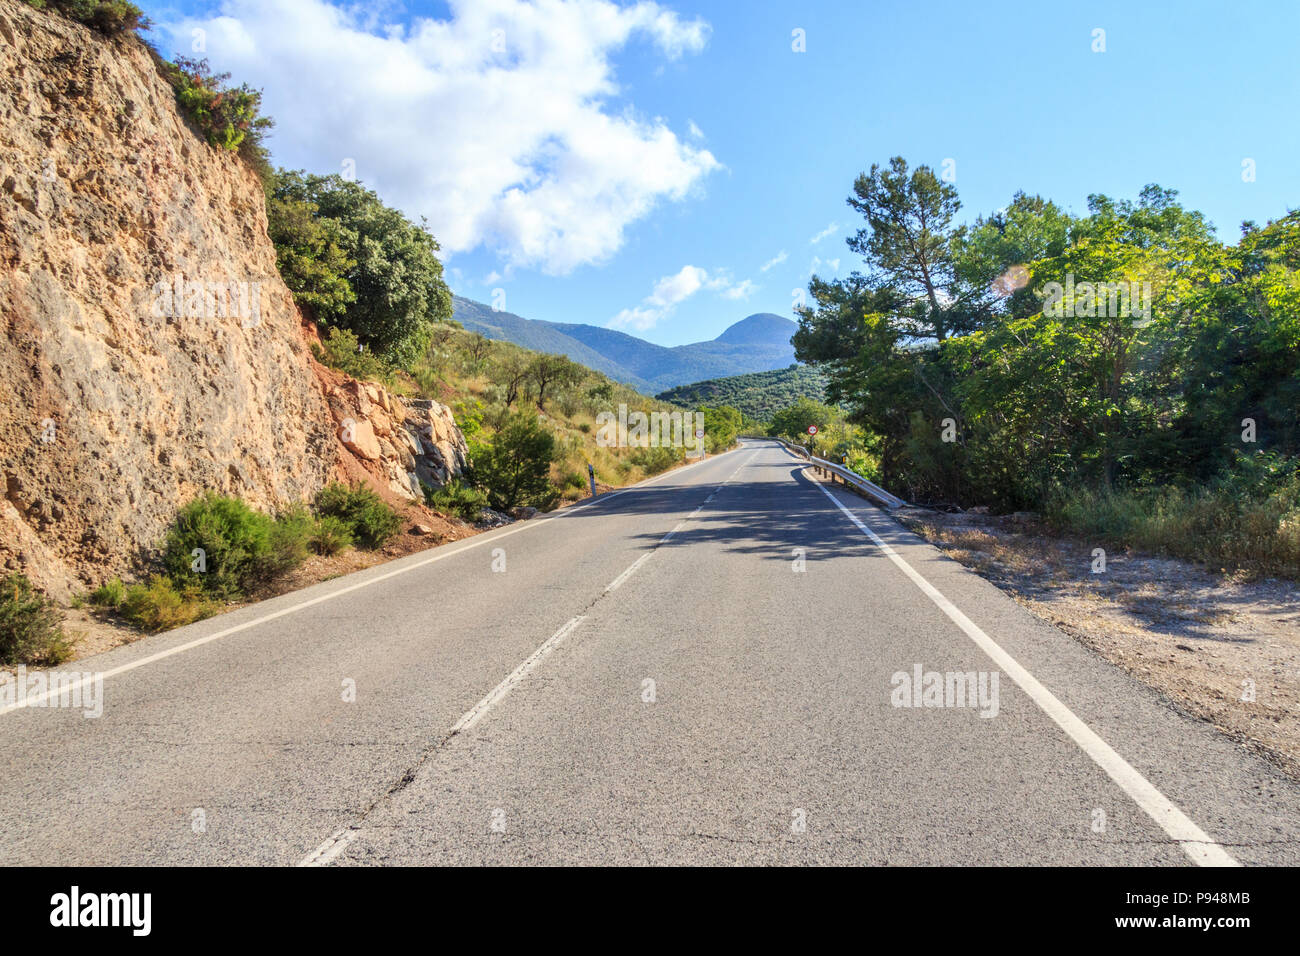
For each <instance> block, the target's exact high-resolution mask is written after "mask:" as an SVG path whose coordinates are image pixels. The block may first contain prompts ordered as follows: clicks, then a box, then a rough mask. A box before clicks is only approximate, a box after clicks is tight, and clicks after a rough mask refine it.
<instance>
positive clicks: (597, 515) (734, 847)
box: [0, 441, 1300, 866]
mask: <svg viewBox="0 0 1300 956" xmlns="http://www.w3.org/2000/svg"><path fill="white" fill-rule="evenodd" d="M63 670H77V671H86V672H98V673H102V674H103V675H104V677H103V688H104V690H103V694H104V699H103V714H102V716H100V717H98V718H97V719H87V718H85V717H84V716H83V715H82V712H81V711H79V710H74V709H70V708H49V707H40V708H37V707H25V708H21V709H10V710H9V711H8V712H5V713H0V766H2V767H3V773H0V833H2V834H3V835H4V839H3V840H0V863H3V864H9V865H12V864H33V863H41V864H74V865H79V864H110V865H111V864H151V865H154V864H274V865H297V864H311V865H328V866H346V865H382V864H436V863H452V864H462V863H463V864H528V863H613V864H657V863H699V864H708V863H742V864H765V863H781V864H785V863H793V864H804V863H807V864H812V863H834V864H896V865H907V864H1077V865H1096V864H1139V865H1171V866H1189V865H1196V864H1207V865H1233V864H1243V865H1252V864H1278V863H1289V864H1295V863H1297V862H1300V788H1297V786H1296V785H1294V784H1293V783H1291V782H1290V781H1289V780H1288V779H1287V778H1286V777H1284V776H1282V775H1281V774H1279V773H1278V772H1276V771H1275V770H1274V769H1273V768H1271V767H1270V766H1269V765H1268V764H1266V763H1265V762H1263V761H1261V760H1259V759H1258V758H1256V757H1254V756H1252V755H1251V754H1249V753H1248V752H1246V751H1244V750H1243V749H1242V748H1240V747H1238V746H1236V745H1235V744H1233V743H1232V742H1231V741H1229V740H1228V739H1226V738H1225V737H1223V736H1221V735H1219V734H1218V733H1217V732H1216V731H1214V730H1213V729H1212V728H1210V727H1209V726H1208V725H1205V724H1202V723H1198V722H1196V721H1193V720H1189V719H1187V718H1185V717H1182V716H1180V715H1178V714H1177V713H1175V712H1174V711H1173V710H1172V709H1171V708H1170V707H1168V706H1167V705H1166V704H1164V703H1162V702H1161V700H1160V698H1159V697H1158V696H1157V695H1156V694H1155V693H1154V692H1153V691H1151V690H1149V689H1147V688H1145V687H1144V686H1143V685H1141V684H1139V683H1138V682H1136V681H1135V680H1133V679H1132V678H1131V677H1129V676H1127V675H1126V674H1124V673H1123V672H1121V671H1119V670H1118V669H1116V668H1114V667H1112V666H1110V665H1109V664H1107V663H1106V662H1104V661H1103V660H1101V659H1100V658H1099V657H1097V656H1096V655H1095V654H1093V653H1092V652H1091V651H1089V650H1087V649H1086V648H1084V647H1082V646H1081V645H1079V644H1077V643H1076V642H1075V641H1074V640H1072V639H1071V638H1070V637H1068V636H1066V635H1064V634H1062V633H1061V632H1059V631H1057V630H1055V629H1054V628H1052V627H1051V626H1049V625H1047V624H1046V623H1044V622H1042V621H1040V620H1039V619H1037V618H1036V617H1034V616H1033V615H1031V614H1030V613H1029V612H1028V611H1026V610H1024V609H1022V608H1021V607H1020V606H1019V605H1017V604H1016V603H1015V602H1014V601H1013V600H1011V599H1010V598H1009V597H1007V596H1006V595H1004V594H1003V593H1001V592H1000V591H998V590H997V589H996V588H994V587H993V586H992V585H990V584H988V583H987V582H985V581H984V580H982V579H981V578H979V577H978V576H976V575H975V574H973V573H971V572H969V571H967V570H965V569H964V568H962V567H961V566H960V565H959V564H957V563H955V562H954V561H952V560H950V559H948V558H946V557H944V556H943V555H942V554H941V553H940V552H938V551H937V550H935V549H934V548H932V547H931V546H929V545H928V544H926V543H924V542H923V541H921V540H920V539H919V538H917V537H916V536H914V535H912V534H910V533H908V532H906V531H904V530H903V529H902V528H901V527H899V526H898V525H897V523H895V522H894V521H893V520H892V519H891V518H889V517H888V516H887V515H885V514H884V513H882V512H880V511H879V510H877V509H876V508H874V507H873V506H871V505H870V504H869V503H867V502H865V501H863V500H862V499H860V498H858V497H856V496H854V495H852V494H849V493H847V492H845V491H844V490H843V489H842V488H837V489H836V488H830V487H828V486H826V485H823V484H822V483H821V482H819V481H817V480H815V479H814V478H813V476H812V475H811V474H809V473H806V472H805V467H804V465H803V463H802V462H800V461H798V460H797V459H795V458H794V457H793V456H792V455H790V454H789V453H788V452H786V451H785V450H784V449H782V448H781V447H779V446H778V445H776V444H775V443H772V442H766V441H746V442H745V443H743V445H742V447H741V448H740V449H738V450H736V451H732V452H729V453H727V454H725V455H720V456H717V457H714V458H710V459H708V460H706V461H704V462H702V463H699V464H696V465H692V466H690V467H687V468H683V469H679V470H675V471H672V472H669V473H667V474H665V475H661V476H660V477H658V478H656V479H654V480H652V481H650V482H647V483H644V484H642V485H639V486H636V487H633V488H630V489H626V490H624V491H621V492H615V493H611V494H608V495H604V496H602V497H600V498H598V499H595V500H594V501H592V502H591V503H589V504H584V505H580V506H575V507H572V508H568V509H564V510H562V511H559V512H556V513H555V514H553V515H550V516H547V517H544V518H540V519H537V520H534V521H531V522H526V523H516V524H513V525H510V526H508V527H506V528H502V529H499V530H497V531H493V532H489V533H486V534H482V535H479V536H477V537H474V538H471V539H467V540H464V541H460V542H455V543H452V544H448V545H445V546H442V547H439V548H436V549H433V550H431V551H426V552H423V553H420V554H416V555H412V556H410V557H407V558H403V559H401V560H398V561H394V562H391V563H389V564H385V565H382V566H379V567H375V568H371V569H368V570H366V571H362V572H359V573H357V574H353V575H349V576H347V577H344V578H339V579H336V580H333V581H327V582H324V583H322V584H319V585H316V586H314V587H311V588H308V589H306V590H303V591H299V592H297V593H294V594H289V595H285V596H283V597H279V598H276V599H274V600H271V601H267V602H264V603H262V604H258V605H255V606H250V607H246V608H243V609H240V610H238V611H235V612H233V613H230V614H227V615H223V616H221V617H218V618H214V619H211V620H208V621H203V622H200V623H198V624H195V625H191V626H189V627H185V628H181V629H179V630H176V631H173V632H170V633H167V634H163V635H159V636H156V637H151V638H148V639H145V640H142V641H139V642H137V643H135V644H132V645H129V646H126V647H122V648H119V649H116V650H114V651H111V652H109V653H106V654H102V655H98V656H96V657H91V658H86V659H83V660H81V661H76V662H73V663H71V664H69V665H66V666H65V667H64V668H63ZM930 673H933V674H936V675H938V677H937V678H933V679H930V678H926V677H925V676H924V675H926V674H930ZM897 675H904V678H905V679H900V677H898V676H897ZM968 675H969V676H968ZM918 689H920V690H921V693H920V694H917V693H915V691H917V690H918ZM967 690H969V691H970V693H969V694H966V693H964V692H965V691H967ZM958 691H962V692H963V693H961V694H960V695H959V694H958ZM918 698H919V699H918ZM913 704H922V705H926V704H928V705H929V706H912V705H913Z"/></svg>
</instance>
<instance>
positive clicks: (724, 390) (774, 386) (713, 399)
mask: <svg viewBox="0 0 1300 956" xmlns="http://www.w3.org/2000/svg"><path fill="white" fill-rule="evenodd" d="M745 321H748V320H745ZM741 324H742V323H739V322H738V323H736V325H733V326H732V328H733V329H734V328H736V327H737V326H739V325H741ZM728 331H730V330H728ZM723 334H724V335H725V334H726V333H725V332H724V333H723ZM825 392H826V376H825V375H824V374H823V373H822V372H820V371H818V370H817V369H814V368H810V367H809V366H807V365H791V366H790V367H789V368H781V369H776V370H775V371H771V372H751V373H750V374H748V375H732V376H729V377H727V378H712V379H709V380H707V381H704V382H693V383H692V384H690V385H679V386H677V387H676V388H670V389H668V390H667V391H665V392H660V393H659V394H658V395H656V396H655V398H658V399H660V400H661V401H665V402H672V403H673V404H675V405H683V406H685V407H686V408H699V407H701V406H704V405H730V406H732V407H733V408H738V409H740V410H741V411H742V412H744V413H745V414H746V415H748V416H749V417H750V418H756V419H758V420H759V421H760V422H768V421H771V420H772V415H773V414H775V413H776V412H778V411H780V410H781V409H783V408H785V407H787V406H789V405H793V404H794V403H795V400H796V399H799V398H805V397H806V398H811V399H813V400H814V401H818V402H824V401H825V400H826V394H825Z"/></svg>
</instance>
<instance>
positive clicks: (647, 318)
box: [609, 308, 663, 332]
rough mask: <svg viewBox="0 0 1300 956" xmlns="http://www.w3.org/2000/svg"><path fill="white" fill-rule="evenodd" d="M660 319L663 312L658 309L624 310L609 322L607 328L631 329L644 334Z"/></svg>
mask: <svg viewBox="0 0 1300 956" xmlns="http://www.w3.org/2000/svg"><path fill="white" fill-rule="evenodd" d="M661 318H663V312H662V311H661V310H658V309H642V308H635V309H624V310H623V311H621V312H620V313H619V314H618V315H616V316H614V317H613V318H612V319H610V320H609V328H612V329H625V328H633V329H636V330H638V331H640V332H644V331H645V330H646V329H649V328H653V327H654V325H655V323H656V322H658V321H659V320H660V319H661Z"/></svg>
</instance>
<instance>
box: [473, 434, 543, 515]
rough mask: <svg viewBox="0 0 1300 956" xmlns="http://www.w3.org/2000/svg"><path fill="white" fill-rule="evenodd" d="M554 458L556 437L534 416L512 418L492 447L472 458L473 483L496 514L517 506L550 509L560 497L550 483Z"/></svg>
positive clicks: (487, 446)
mask: <svg viewBox="0 0 1300 956" xmlns="http://www.w3.org/2000/svg"><path fill="white" fill-rule="evenodd" d="M556 454H557V452H556V447H555V436H554V435H552V434H551V433H550V432H549V431H547V430H546V429H545V428H543V427H542V426H541V425H540V424H538V421H537V417H536V416H535V415H530V414H527V413H517V414H512V415H510V416H509V417H508V418H507V419H506V421H505V423H504V424H503V425H502V427H501V429H500V430H499V431H498V432H497V433H496V435H495V436H494V437H493V439H492V444H491V445H485V446H482V448H481V450H480V451H479V452H478V454H477V455H476V456H475V457H474V482H475V484H477V485H478V486H479V487H480V488H482V489H483V490H484V491H485V492H487V498H488V503H489V504H490V505H491V506H492V507H493V508H495V509H497V510H498V511H505V510H507V509H509V508H514V507H517V506H519V505H532V506H533V507H536V508H541V509H543V510H545V509H548V508H551V507H553V506H554V504H555V502H556V500H557V499H558V497H559V494H558V492H557V491H556V489H555V488H554V487H553V486H552V485H551V481H550V478H551V462H552V461H554V460H555V458H556Z"/></svg>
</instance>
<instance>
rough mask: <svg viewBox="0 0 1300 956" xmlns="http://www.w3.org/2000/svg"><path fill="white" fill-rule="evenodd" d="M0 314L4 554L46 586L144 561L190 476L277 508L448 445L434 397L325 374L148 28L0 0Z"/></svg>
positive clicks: (417, 465)
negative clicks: (128, 32)
mask: <svg viewBox="0 0 1300 956" xmlns="http://www.w3.org/2000/svg"><path fill="white" fill-rule="evenodd" d="M0 328H2V329H3V340H2V341H0V391H2V392H3V393H4V402H3V405H0V471H2V475H0V480H2V481H3V499H2V500H0V570H11V569H17V570H22V571H24V572H25V573H27V574H28V575H29V576H30V577H31V578H32V579H33V580H34V581H35V582H36V583H37V585H38V586H39V587H42V588H43V589H45V590H47V591H49V592H50V593H51V594H53V595H54V596H56V597H60V598H64V599H66V598H67V596H68V595H69V594H70V592H71V590H72V589H74V588H78V587H84V586H86V585H88V584H93V583H96V582H98V581H102V580H103V579H105V578H107V577H110V576H113V575H129V574H131V573H136V572H138V571H139V570H141V569H142V567H143V563H144V562H145V560H146V558H147V554H148V551H149V549H150V548H151V547H153V546H154V545H156V543H157V542H158V540H159V539H160V537H161V536H162V534H163V532H164V531H165V529H166V527H167V525H168V523H169V522H170V521H171V519H172V518H173V517H174V515H175V513H176V509H177V507H178V506H179V505H181V504H183V503H184V502H185V501H187V500H189V499H190V498H192V497H193V496H194V495H196V494H198V493H199V492H200V491H203V490H205V489H215V490H218V491H221V492H223V493H226V494H235V495H239V496H240V497H242V498H244V499H245V500H246V501H248V502H249V503H251V504H253V505H255V506H257V507H260V508H263V509H266V510H274V509H276V508H280V507H283V506H285V505H287V504H290V503H292V502H297V501H301V500H304V499H306V498H309V497H310V496H311V495H312V494H313V493H314V492H315V491H316V490H317V489H319V488H320V487H321V486H322V485H323V484H324V483H325V482H326V481H328V480H329V479H330V478H331V477H334V476H344V477H367V476H368V477H370V478H371V479H373V480H374V481H375V482H376V483H377V484H380V485H381V486H384V487H385V488H386V490H387V491H388V492H389V494H390V495H397V496H398V497H400V498H403V499H406V500H411V499H414V497H415V492H418V483H415V484H414V485H413V484H412V476H416V475H419V474H420V473H421V471H422V470H423V472H424V475H425V476H427V477H434V476H436V475H437V474H438V473H439V471H440V470H441V473H442V475H443V476H444V477H445V475H446V473H447V472H448V471H453V472H454V471H455V470H457V469H458V468H459V467H460V466H461V465H463V461H464V457H463V455H464V443H463V439H461V438H460V437H459V433H458V432H455V425H454V422H452V421H451V416H450V412H448V411H447V410H446V409H445V408H443V407H442V406H438V407H437V408H434V407H432V406H430V407H427V408H418V407H417V408H409V409H408V408H407V407H405V406H400V403H399V406H400V410H399V409H398V408H397V407H395V408H392V409H390V408H389V407H388V406H387V405H386V404H385V402H384V401H378V402H377V401H376V398H377V395H376V397H375V398H372V397H371V393H370V391H369V390H366V389H364V388H361V391H360V393H359V394H358V393H357V391H356V390H355V388H354V390H353V392H352V400H351V401H349V400H348V399H347V398H346V396H343V395H340V394H336V391H338V390H343V389H345V383H344V382H343V381H341V380H340V379H339V377H337V376H333V375H332V373H331V374H325V370H323V369H321V368H320V367H319V366H317V365H315V364H314V362H313V360H312V358H311V355H310V352H309V350H308V348H307V343H306V341H305V339H304V336H303V332H302V327H301V319H300V316H299V314H298V311H297V309H296V308H295V306H294V303H293V299H292V296H291V294H290V293H289V291H288V289H287V288H286V287H285V285H284V283H283V282H282V281H281V279H280V276H279V274H278V273H277V271H276V267H275V251H274V248H273V247H272V245H271V242H270V241H269V239H268V238H267V233H266V212H265V207H264V200H263V194H262V189H261V186H260V183H259V181H258V179H257V177H256V175H255V174H254V173H253V172H252V171H251V170H250V169H249V168H248V167H247V166H246V165H245V164H244V163H243V162H242V161H241V160H240V159H239V158H238V157H237V156H235V155H234V154H231V153H228V152H224V151H220V150H216V149H213V148H212V147H210V146H208V145H207V144H206V143H205V142H204V141H203V140H202V139H201V138H200V137H199V136H198V135H197V133H196V132H195V131H194V130H193V128H192V127H191V126H190V125H189V124H188V123H187V121H186V120H185V119H184V118H183V117H182V116H181V115H180V114H179V113H178V111H177V108H176V105H175V99H174V96H173V93H172V90H171V88H170V86H169V85H168V84H167V82H166V81H165V80H164V79H163V78H162V76H160V75H159V73H158V71H157V69H156V67H155V65H154V63H153V60H152V58H151V56H150V54H149V52H148V50H147V49H146V48H145V46H144V45H143V44H142V43H141V42H140V41H139V40H138V39H136V38H134V37H118V38H114V39H105V38H104V37H102V36H100V35H99V34H97V33H92V32H91V31H90V30H88V29H86V28H85V27H82V26H80V25H78V24H76V23H72V22H70V21H68V20H65V19H63V18H61V17H59V16H54V15H51V14H49V13H46V12H41V11H37V10H34V9H32V8H31V7H29V6H27V5H26V4H24V3H20V2H16V0H0ZM354 386H355V383H354ZM386 397H387V396H386ZM387 398H388V401H389V402H390V403H391V402H393V401H395V400H394V399H391V397H387ZM376 406H378V407H379V410H380V411H382V412H383V414H384V416H385V419H384V420H385V421H387V423H388V424H387V428H388V429H389V431H388V434H387V435H385V434H383V433H382V430H381V429H380V428H377V427H376V426H375V424H374V422H373V421H372V418H373V416H372V415H371V414H370V413H371V412H372V411H373V410H374V409H375V408H376ZM408 417H409V418H410V419H411V422H410V433H408V432H407V428H406V426H407V424H408ZM346 418H351V419H353V420H354V424H356V425H357V426H359V428H360V434H361V436H362V437H361V440H360V441H356V440H353V441H350V442H349V443H348V444H345V443H344V439H345V438H349V439H355V437H356V435H357V434H358V432H357V429H355V428H354V429H352V430H348V429H346V428H345V427H344V425H342V424H340V423H341V421H342V420H343V419H346ZM394 419H395V421H394ZM434 419H436V420H437V424H435V423H434V421H433V420H434ZM362 422H365V423H366V424H365V425H364V426H362V425H361V423H362ZM382 424H383V422H381V425H382ZM439 425H441V428H442V431H441V434H439ZM367 428H368V429H369V430H370V431H372V432H373V438H374V443H373V445H371V444H370V443H369V442H368V441H366V440H365V432H366V430H367ZM394 428H396V431H394ZM425 429H431V438H430V441H429V447H428V448H426V447H424V444H423V443H422V438H423V431H424V430H425ZM449 429H450V430H449ZM452 432H455V433H454V434H452ZM402 434H407V435H408V438H410V441H403V440H402V438H401V435H402ZM440 439H441V444H440V443H439V442H440ZM417 449H418V450H417ZM458 451H459V458H458V457H457V452H458ZM376 452H377V457H375V455H376ZM417 459H419V460H417ZM408 465H409V467H408Z"/></svg>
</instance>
